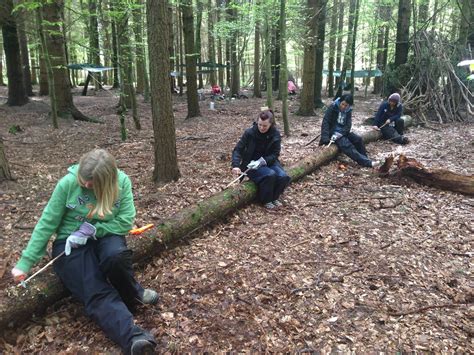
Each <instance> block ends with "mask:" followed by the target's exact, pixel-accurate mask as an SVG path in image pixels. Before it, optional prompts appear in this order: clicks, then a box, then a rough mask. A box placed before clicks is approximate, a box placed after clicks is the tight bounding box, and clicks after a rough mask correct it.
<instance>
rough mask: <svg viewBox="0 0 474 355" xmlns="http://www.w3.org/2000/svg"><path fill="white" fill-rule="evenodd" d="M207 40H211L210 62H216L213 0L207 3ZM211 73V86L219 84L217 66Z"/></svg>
mask: <svg viewBox="0 0 474 355" xmlns="http://www.w3.org/2000/svg"><path fill="white" fill-rule="evenodd" d="M207 11H208V17H207V38H208V39H207V41H208V42H209V62H211V63H215V62H216V39H215V36H214V11H215V10H214V7H213V4H212V0H208V3H207ZM211 70H212V71H211V73H210V74H209V82H210V84H211V86H214V85H216V84H217V75H216V70H217V68H216V67H214V68H211Z"/></svg>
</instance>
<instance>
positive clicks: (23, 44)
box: [16, 10, 33, 96]
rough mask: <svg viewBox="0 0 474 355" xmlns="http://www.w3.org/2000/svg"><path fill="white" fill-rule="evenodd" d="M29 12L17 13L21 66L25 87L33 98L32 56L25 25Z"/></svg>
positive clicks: (20, 11) (21, 11)
mask: <svg viewBox="0 0 474 355" xmlns="http://www.w3.org/2000/svg"><path fill="white" fill-rule="evenodd" d="M27 16H28V14H27V12H26V11H24V10H19V11H17V17H16V20H17V31H18V41H19V44H20V51H21V66H22V68H23V85H24V86H25V91H26V94H27V95H28V96H33V85H32V83H31V70H30V55H29V51H28V37H27V36H26V30H25V27H26V25H25V23H26V22H27V20H28V19H27Z"/></svg>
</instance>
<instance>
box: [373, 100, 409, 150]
mask: <svg viewBox="0 0 474 355" xmlns="http://www.w3.org/2000/svg"><path fill="white" fill-rule="evenodd" d="M402 111H403V106H402V104H401V103H400V95H399V94H397V93H393V94H392V95H390V96H389V97H388V100H387V101H384V102H382V103H381V104H380V107H379V110H378V111H377V114H376V115H375V119H374V126H373V128H374V129H376V130H380V131H381V132H382V136H383V138H384V139H390V140H392V141H393V142H395V143H398V144H407V143H408V138H407V137H404V136H403V130H404V121H403V119H402V118H401V117H402Z"/></svg>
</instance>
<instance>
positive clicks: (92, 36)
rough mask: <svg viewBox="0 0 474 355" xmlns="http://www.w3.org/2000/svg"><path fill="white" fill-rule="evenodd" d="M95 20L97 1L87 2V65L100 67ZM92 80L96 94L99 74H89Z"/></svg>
mask: <svg viewBox="0 0 474 355" xmlns="http://www.w3.org/2000/svg"><path fill="white" fill-rule="evenodd" d="M98 25H99V23H98V20H97V0H89V63H91V64H95V65H100V55H99V54H100V47H99V30H98ZM89 75H91V76H92V78H93V79H94V87H95V90H96V92H97V91H98V90H100V89H102V85H101V84H100V83H101V75H100V72H99V73H89Z"/></svg>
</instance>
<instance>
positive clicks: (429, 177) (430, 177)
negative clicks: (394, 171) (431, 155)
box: [397, 155, 474, 196]
mask: <svg viewBox="0 0 474 355" xmlns="http://www.w3.org/2000/svg"><path fill="white" fill-rule="evenodd" d="M397 167H398V169H399V170H398V172H399V173H400V175H401V176H406V177H409V178H411V179H413V180H415V181H416V182H417V183H419V184H423V185H428V186H431V187H435V188H438V189H441V190H447V191H453V192H459V193H461V194H465V195H471V196H473V195H474V175H461V174H457V173H454V172H452V171H449V170H446V169H428V168H425V167H424V166H423V165H422V164H421V163H419V162H418V161H416V160H415V159H412V158H407V157H406V156H404V155H400V158H399V160H398V163H397Z"/></svg>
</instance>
